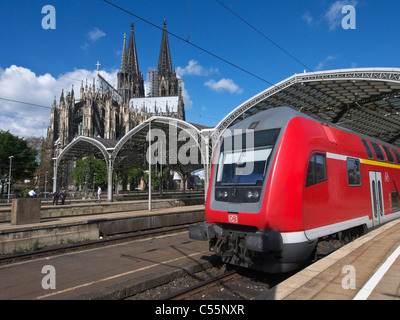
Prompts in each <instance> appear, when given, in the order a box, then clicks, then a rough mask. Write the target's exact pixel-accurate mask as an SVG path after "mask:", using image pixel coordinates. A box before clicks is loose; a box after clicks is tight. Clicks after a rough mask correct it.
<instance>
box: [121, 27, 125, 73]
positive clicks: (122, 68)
mask: <svg viewBox="0 0 400 320" xmlns="http://www.w3.org/2000/svg"><path fill="white" fill-rule="evenodd" d="M121 72H126V33H124V46H123V47H122V61H121Z"/></svg>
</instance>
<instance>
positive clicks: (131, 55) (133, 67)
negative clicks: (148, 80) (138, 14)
mask: <svg viewBox="0 0 400 320" xmlns="http://www.w3.org/2000/svg"><path fill="white" fill-rule="evenodd" d="M133 26H134V25H133V22H132V23H131V34H130V36H129V45H128V70H129V71H130V72H131V73H132V74H134V75H138V74H139V63H138V58H137V52H136V42H135V33H134V32H133Z"/></svg>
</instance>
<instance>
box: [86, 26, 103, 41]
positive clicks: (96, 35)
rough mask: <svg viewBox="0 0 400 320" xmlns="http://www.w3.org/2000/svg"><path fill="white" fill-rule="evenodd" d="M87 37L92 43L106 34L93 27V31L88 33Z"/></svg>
mask: <svg viewBox="0 0 400 320" xmlns="http://www.w3.org/2000/svg"><path fill="white" fill-rule="evenodd" d="M88 36H89V39H90V40H91V41H92V42H96V41H97V40H99V39H100V38H101V37H105V36H106V34H105V33H104V32H103V31H101V30H100V29H99V28H97V27H95V28H94V29H93V30H91V31H89V33H88Z"/></svg>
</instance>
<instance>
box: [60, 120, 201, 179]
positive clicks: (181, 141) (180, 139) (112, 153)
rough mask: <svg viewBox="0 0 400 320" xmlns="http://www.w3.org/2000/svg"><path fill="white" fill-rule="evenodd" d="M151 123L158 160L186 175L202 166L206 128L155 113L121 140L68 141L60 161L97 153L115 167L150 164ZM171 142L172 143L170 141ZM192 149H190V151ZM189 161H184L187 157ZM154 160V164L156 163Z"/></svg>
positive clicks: (153, 144)
mask: <svg viewBox="0 0 400 320" xmlns="http://www.w3.org/2000/svg"><path fill="white" fill-rule="evenodd" d="M150 123H151V131H152V136H151V140H152V142H151V145H152V148H154V150H152V154H153V156H154V157H156V158H155V159H157V160H158V162H159V163H161V162H162V164H165V165H168V166H169V167H170V168H171V169H172V170H175V171H178V172H181V173H184V174H187V173H190V172H193V171H195V170H197V169H200V168H203V165H204V163H205V161H206V160H205V159H206V158H205V157H206V156H205V154H204V152H205V150H206V149H205V145H204V143H203V141H202V136H201V135H200V131H201V130H202V129H207V127H205V126H202V125H198V124H193V123H188V122H185V121H183V120H179V119H175V118H167V117H159V116H155V117H152V118H150V119H149V120H147V121H146V122H143V123H141V124H140V125H138V126H137V127H135V128H133V129H132V130H131V131H129V132H128V133H127V134H126V135H125V136H124V137H123V138H122V139H121V140H119V141H117V140H108V139H103V138H93V137H86V136H79V137H77V138H75V139H74V140H73V141H72V142H71V143H70V144H68V145H67V146H66V147H65V148H64V149H63V150H62V152H61V153H60V155H59V156H58V157H57V163H58V164H62V163H64V162H65V161H68V160H74V159H76V158H83V157H86V156H94V157H96V158H100V159H104V160H105V161H106V163H109V161H111V162H112V164H111V165H112V167H113V170H122V169H125V168H134V167H138V166H145V165H147V164H148V162H147V159H146V153H147V150H148V147H149V141H148V132H149V125H150ZM171 141H172V142H171ZM189 149H190V152H189ZM189 155H191V158H190V161H187V163H185V162H186V161H185V159H187V160H188V159H189V158H188V157H189ZM155 159H153V160H152V163H155V161H156V160H155Z"/></svg>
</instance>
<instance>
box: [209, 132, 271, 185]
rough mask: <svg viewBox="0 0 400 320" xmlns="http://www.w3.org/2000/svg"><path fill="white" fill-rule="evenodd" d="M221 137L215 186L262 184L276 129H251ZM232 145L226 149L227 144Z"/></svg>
mask: <svg viewBox="0 0 400 320" xmlns="http://www.w3.org/2000/svg"><path fill="white" fill-rule="evenodd" d="M252 134H253V137H250V138H249V137H248V133H247V134H243V135H236V136H233V138H232V137H229V139H227V138H225V139H224V140H223V142H222V144H221V154H220V157H219V163H218V169H217V181H216V182H217V185H220V186H224V185H225V186H228V185H257V186H260V185H262V184H263V181H264V176H265V173H266V170H267V166H268V163H269V158H270V156H271V153H272V149H273V147H274V144H275V142H276V139H277V137H278V134H279V129H272V130H264V131H256V132H252ZM230 145H232V146H234V147H233V148H229V146H230Z"/></svg>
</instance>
